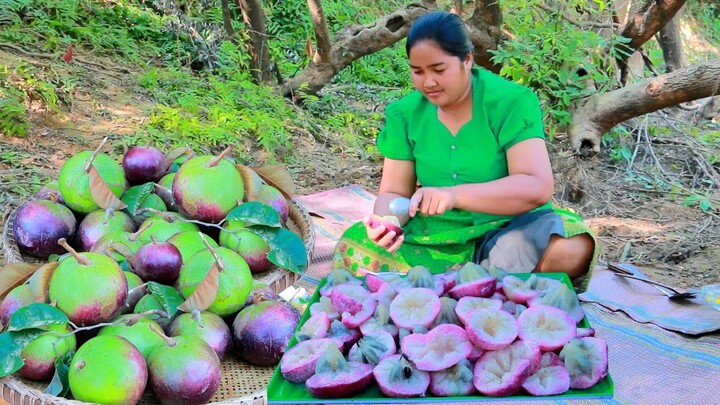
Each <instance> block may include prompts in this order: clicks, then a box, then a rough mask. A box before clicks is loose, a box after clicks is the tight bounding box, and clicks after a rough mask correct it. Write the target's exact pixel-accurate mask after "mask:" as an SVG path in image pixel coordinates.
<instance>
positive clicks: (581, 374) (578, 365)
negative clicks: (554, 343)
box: [560, 337, 608, 389]
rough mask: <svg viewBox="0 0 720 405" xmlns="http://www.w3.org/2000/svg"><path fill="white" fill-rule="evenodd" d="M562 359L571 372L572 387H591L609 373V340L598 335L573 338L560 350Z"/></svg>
mask: <svg viewBox="0 0 720 405" xmlns="http://www.w3.org/2000/svg"><path fill="white" fill-rule="evenodd" d="M560 359H562V361H563V363H565V368H566V369H567V371H568V373H570V388H575V389H585V388H590V387H592V386H593V385H595V384H597V383H598V382H600V380H602V379H603V378H605V376H606V375H607V371H608V347H607V342H606V341H605V340H604V339H600V338H596V337H584V338H580V339H572V340H571V341H569V342H568V343H567V344H566V345H565V347H563V349H562V350H561V351H560Z"/></svg>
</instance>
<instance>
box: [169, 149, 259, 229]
mask: <svg viewBox="0 0 720 405" xmlns="http://www.w3.org/2000/svg"><path fill="white" fill-rule="evenodd" d="M226 151H227V150H226ZM224 153H226V152H223V154H224ZM223 154H221V155H220V156H197V157H194V158H192V159H190V160H188V161H187V162H185V163H183V165H182V166H180V169H179V170H178V171H177V173H176V174H175V179H174V180H173V187H172V192H173V198H174V199H175V204H177V206H178V208H179V210H180V212H182V213H183V214H185V215H187V217H188V218H190V219H197V220H200V221H203V222H210V223H218V222H220V221H221V220H223V219H224V218H225V216H226V215H227V214H228V212H230V210H232V209H233V208H234V207H235V206H237V205H238V202H242V200H243V197H244V196H245V191H244V183H243V179H242V176H241V175H240V172H239V171H238V170H237V168H236V167H235V165H233V164H232V163H230V162H229V161H227V160H225V159H223V157H224V155H223ZM219 190H222V192H218V191H219Z"/></svg>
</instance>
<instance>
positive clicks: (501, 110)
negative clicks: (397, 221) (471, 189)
mask: <svg viewBox="0 0 720 405" xmlns="http://www.w3.org/2000/svg"><path fill="white" fill-rule="evenodd" d="M472 86H473V89H472V97H473V114H472V118H471V120H470V121H469V122H468V123H467V124H465V125H464V126H463V127H462V128H461V129H460V130H459V131H458V133H457V134H456V136H452V134H451V133H450V131H448V129H447V128H446V127H445V125H444V124H443V123H441V122H440V120H439V119H438V117H437V107H436V106H435V105H433V104H432V103H430V102H429V101H428V100H427V99H426V98H425V97H424V96H423V95H422V93H420V92H419V91H414V92H413V93H411V94H409V95H407V96H405V97H404V98H402V99H400V100H398V101H395V102H393V103H391V104H389V105H388V106H387V108H386V112H385V114H386V118H385V119H386V122H385V128H384V129H383V130H382V131H381V132H380V134H379V135H378V139H377V145H378V149H379V150H380V152H381V153H382V155H383V156H384V157H386V158H389V159H397V160H414V161H415V171H416V175H417V179H418V181H419V183H420V184H421V185H423V186H426V187H447V186H454V185H458V184H468V183H484V182H488V181H492V180H497V179H500V178H502V177H505V176H507V175H508V165H507V157H506V152H507V151H508V149H510V148H511V147H512V146H513V145H515V144H516V143H518V142H520V141H523V140H526V139H530V138H543V139H544V138H545V133H544V130H543V124H542V113H541V110H540V103H539V101H538V98H537V96H535V94H534V93H533V92H532V91H531V90H530V89H528V88H526V87H524V86H521V85H519V84H517V83H514V82H511V81H509V80H506V79H504V78H502V77H500V76H498V75H496V74H494V73H492V72H490V71H487V70H485V69H482V68H477V67H474V68H472ZM550 207H551V205H550V203H548V204H546V205H544V206H542V207H540V208H550ZM509 218H510V217H506V216H499V215H493V214H486V213H472V212H467V211H462V210H451V211H448V212H446V213H445V214H443V215H442V216H434V217H425V218H423V217H415V218H413V219H411V220H410V221H409V222H408V224H407V225H406V226H405V231H406V234H407V235H406V240H408V241H413V240H416V241H418V242H420V243H422V242H423V240H421V239H425V240H424V241H425V242H427V239H428V238H427V237H423V236H424V235H432V234H437V231H438V230H451V229H452V230H459V228H463V227H468V226H471V227H473V226H474V227H478V226H482V225H485V224H489V223H496V222H498V221H502V220H507V219H509ZM438 228H439V229H438ZM479 236H480V235H476V237H479Z"/></svg>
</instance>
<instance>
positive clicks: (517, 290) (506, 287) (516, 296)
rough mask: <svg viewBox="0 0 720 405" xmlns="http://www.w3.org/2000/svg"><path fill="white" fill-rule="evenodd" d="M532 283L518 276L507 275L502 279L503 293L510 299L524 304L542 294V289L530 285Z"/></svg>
mask: <svg viewBox="0 0 720 405" xmlns="http://www.w3.org/2000/svg"><path fill="white" fill-rule="evenodd" d="M530 284H531V283H526V282H525V280H522V279H521V278H519V277H517V276H506V277H505V278H503V279H502V289H503V293H505V296H507V297H508V299H509V300H510V301H512V302H514V303H516V304H523V305H524V304H527V302H528V300H530V299H533V298H535V297H537V296H538V295H540V291H537V290H535V289H533V288H532V287H530Z"/></svg>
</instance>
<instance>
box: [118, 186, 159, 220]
mask: <svg viewBox="0 0 720 405" xmlns="http://www.w3.org/2000/svg"><path fill="white" fill-rule="evenodd" d="M154 191H155V183H145V184H142V185H140V186H133V187H130V188H129V189H127V190H126V191H125V192H124V193H123V195H122V197H120V201H122V202H123V203H125V204H127V208H126V210H127V212H128V213H129V214H131V215H133V214H135V210H137V209H138V208H140V206H141V205H142V203H143V202H145V199H146V198H147V197H148V196H149V195H150V194H152V193H153V192H154Z"/></svg>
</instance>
